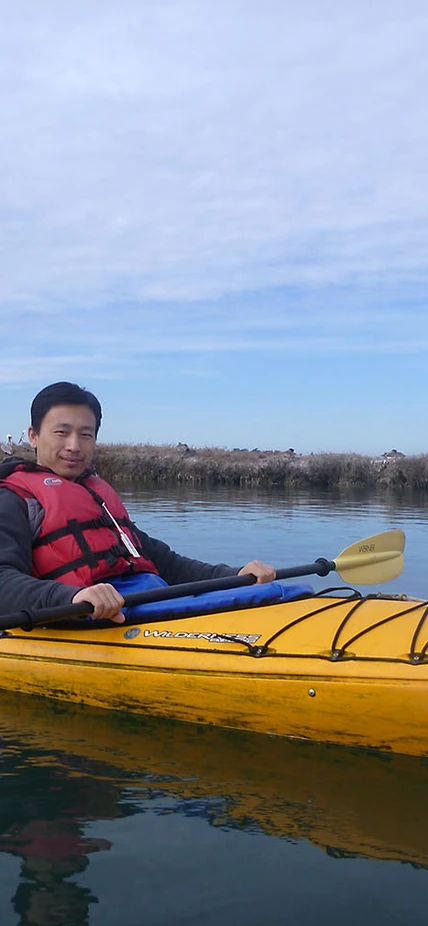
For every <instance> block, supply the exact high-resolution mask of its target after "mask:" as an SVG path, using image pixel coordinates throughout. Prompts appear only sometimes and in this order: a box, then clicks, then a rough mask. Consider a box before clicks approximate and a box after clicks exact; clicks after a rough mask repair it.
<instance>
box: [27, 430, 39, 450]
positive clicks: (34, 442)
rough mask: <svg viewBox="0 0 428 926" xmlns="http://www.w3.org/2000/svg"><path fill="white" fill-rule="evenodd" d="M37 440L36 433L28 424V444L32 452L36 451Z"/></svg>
mask: <svg viewBox="0 0 428 926" xmlns="http://www.w3.org/2000/svg"><path fill="white" fill-rule="evenodd" d="M37 439H38V434H37V431H35V430H34V428H33V426H32V425H31V424H30V427H29V428H28V440H29V441H30V444H31V446H32V448H33V450H36V449H37Z"/></svg>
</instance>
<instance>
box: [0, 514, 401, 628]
mask: <svg viewBox="0 0 428 926" xmlns="http://www.w3.org/2000/svg"><path fill="white" fill-rule="evenodd" d="M404 544H405V536H404V533H403V531H401V530H390V531H385V532H384V533H382V534H375V535H374V536H373V537H367V538H366V539H365V540H359V541H358V542H357V543H354V544H352V546H350V547H346V549H345V550H342V553H339V555H338V556H337V557H336V558H335V559H333V560H327V559H323V558H322V557H320V558H319V559H317V560H315V562H313V563H308V564H306V565H303V566H291V567H289V568H286V569H277V571H276V577H277V579H294V578H298V577H299V576H309V575H319V576H326V575H328V573H329V572H334V571H335V572H337V573H338V575H339V576H341V578H342V579H343V580H344V581H345V582H351V583H354V582H358V583H359V584H361V585H373V584H376V583H381V582H388V581H389V580H390V579H395V578H396V577H397V576H399V575H400V573H401V572H402V569H403V550H404ZM255 582H256V578H255V576H253V575H243V576H226V577H224V578H220V579H207V580H204V581H202V582H187V583H186V584H183V585H171V586H166V587H165V588H155V589H149V590H147V591H144V592H135V593H133V594H132V595H127V596H126V597H125V607H127V608H130V607H133V606H135V605H137V604H148V603H150V602H154V601H167V600H168V599H173V598H182V597H184V596H185V595H200V594H202V593H203V592H213V591H217V590H223V589H228V588H239V587H240V586H245V585H253V584H254V583H255ZM93 610H94V609H93V606H92V605H91V604H90V603H89V602H85V601H82V602H80V603H79V604H70V605H69V606H68V607H64V606H60V607H53V608H41V609H38V610H36V611H31V610H28V611H26V610H22V611H17V612H15V613H14V614H6V615H3V616H0V630H10V629H12V628H13V627H22V629H23V630H31V629H32V628H33V627H36V626H37V625H38V624H46V623H49V622H50V621H59V620H66V619H69V618H74V617H86V616H88V615H89V614H92V612H93Z"/></svg>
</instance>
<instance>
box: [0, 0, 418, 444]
mask: <svg viewBox="0 0 428 926" xmlns="http://www.w3.org/2000/svg"><path fill="white" fill-rule="evenodd" d="M427 47H428V5H427V3H426V0H406V2H404V0H388V2H384V0H377V2H376V3H373V0H359V2H358V4H357V3H355V0H331V2H329V0H300V2H299V4H297V3H295V2H292V0H263V3H261V2H260V0H121V2H120V3H117V0H103V2H102V3H100V2H99V0H74V2H73V4H69V3H67V4H65V3H62V2H58V0H52V2H50V0H38V2H37V3H34V0H15V3H14V4H9V3H6V2H3V3H2V29H1V32H0V74H1V85H0V86H1V92H0V138H1V144H0V269H1V273H0V344H1V355H2V358H1V363H0V437H3V435H6V433H7V432H11V433H12V434H13V435H14V437H16V439H17V437H18V436H19V435H20V433H21V431H22V429H23V428H25V427H26V426H27V425H28V423H29V413H28V409H29V406H30V403H31V400H32V398H33V396H34V395H35V393H36V392H37V391H38V390H39V389H41V388H42V387H43V386H45V385H47V384H48V383H50V382H55V381H57V380H70V381H72V382H78V383H79V384H80V385H82V386H85V387H86V388H88V389H91V390H92V391H94V392H95V393H96V394H97V395H98V397H99V398H100V400H101V402H102V405H103V412H104V416H103V427H102V429H101V432H100V439H101V440H102V441H107V442H126V443H128V442H133V443H140V442H143V443H146V442H148V443H154V444H159V443H167V444H175V443H177V442H178V441H182V442H186V443H188V444H189V445H193V446H196V447H198V446H200V447H202V446H218V447H247V448H249V449H252V448H254V447H259V448H260V449H278V450H285V449H287V448H289V447H293V448H294V449H295V450H296V452H298V453H309V452H322V451H338V452H357V453H368V454H371V455H377V454H380V453H383V452H386V451H388V450H391V449H392V448H395V449H397V450H400V451H402V452H404V453H406V454H414V453H422V452H423V453H425V452H428V414H427V394H428V385H427V384H428V285H427V284H428V224H427V218H428V112H427V110H428V102H427V101H428V56H427V53H426V49H427Z"/></svg>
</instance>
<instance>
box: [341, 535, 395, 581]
mask: <svg viewBox="0 0 428 926" xmlns="http://www.w3.org/2000/svg"><path fill="white" fill-rule="evenodd" d="M405 542H406V537H405V534H404V533H403V531H401V530H398V529H397V530H391V531H384V533H383V534H374V535H373V537H366V539H365V540H359V541H358V542H357V543H354V544H353V545H352V546H351V547H346V550H342V553H339V556H338V557H337V558H336V559H335V560H333V562H335V563H336V572H338V573H339V575H340V576H341V578H342V579H344V581H345V582H350V583H351V585H352V584H354V583H358V584H360V585H376V584H377V583H378V582H389V581H390V579H396V578H397V576H399V575H400V573H401V572H402V571H403V565H404V558H403V550H404V544H405Z"/></svg>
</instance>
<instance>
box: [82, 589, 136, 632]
mask: <svg viewBox="0 0 428 926" xmlns="http://www.w3.org/2000/svg"><path fill="white" fill-rule="evenodd" d="M79 601H89V602H90V604H92V605H93V606H94V613H93V614H91V617H94V618H95V620H106V619H107V620H110V621H114V623H115V624H123V622H124V620H125V615H124V614H122V613H121V610H120V609H121V608H123V606H124V604H125V599H124V598H122V595H119V592H117V591H116V589H115V588H113V586H112V585H107V584H104V583H102V582H100V583H99V585H89V586H88V588H81V589H80V592H77V594H76V595H75V596H74V598H73V604H78V603H79Z"/></svg>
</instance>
